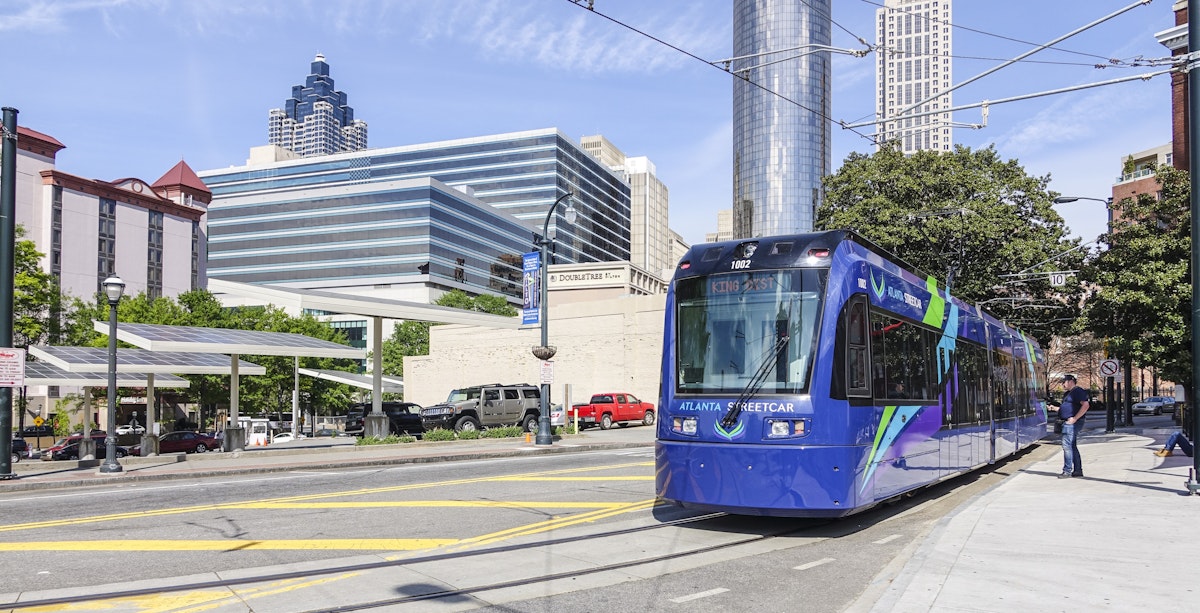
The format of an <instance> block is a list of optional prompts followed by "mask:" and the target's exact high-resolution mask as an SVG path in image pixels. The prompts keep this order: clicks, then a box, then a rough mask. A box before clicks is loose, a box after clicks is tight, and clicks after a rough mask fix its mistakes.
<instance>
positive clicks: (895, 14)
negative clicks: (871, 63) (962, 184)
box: [875, 0, 954, 153]
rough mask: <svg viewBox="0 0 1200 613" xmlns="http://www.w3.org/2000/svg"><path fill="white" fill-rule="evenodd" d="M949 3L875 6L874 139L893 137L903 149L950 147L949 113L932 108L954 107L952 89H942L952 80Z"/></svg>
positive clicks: (890, 0) (929, 0) (923, 0)
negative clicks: (876, 121)
mask: <svg viewBox="0 0 1200 613" xmlns="http://www.w3.org/2000/svg"><path fill="white" fill-rule="evenodd" d="M950 5H951V0H884V3H883V8H881V9H879V10H877V11H875V24H876V27H875V34H876V35H877V36H878V38H879V40H878V45H879V53H878V55H877V58H878V59H876V60H875V67H876V70H875V114H876V118H878V119H879V120H881V121H882V122H883V123H881V124H879V136H880V138H879V142H881V143H882V142H884V141H897V142H898V143H899V144H900V150H901V151H903V152H905V153H915V152H917V151H922V150H932V151H949V150H950V148H951V147H952V146H953V145H954V128H953V127H952V124H951V121H950V113H949V112H948V111H947V112H937V111H943V110H945V109H949V108H951V107H952V106H953V100H952V96H951V94H948V93H946V94H943V93H942V92H945V91H946V90H948V89H949V88H950V84H951V76H950V75H951V67H952V64H951V57H950V56H951V49H952V47H951V43H952V42H953V41H952V34H951V31H950V30H951V28H950V16H951V6H950ZM913 107H917V108H913ZM909 109H912V110H911V111H909ZM906 111H908V112H906Z"/></svg>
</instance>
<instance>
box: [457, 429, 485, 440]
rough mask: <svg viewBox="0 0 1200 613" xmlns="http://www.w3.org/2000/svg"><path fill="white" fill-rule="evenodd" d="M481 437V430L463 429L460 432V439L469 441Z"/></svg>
mask: <svg viewBox="0 0 1200 613" xmlns="http://www.w3.org/2000/svg"><path fill="white" fill-rule="evenodd" d="M479 437H480V434H479V430H463V431H462V432H459V433H458V440H460V441H469V440H474V439H477V438H479Z"/></svg>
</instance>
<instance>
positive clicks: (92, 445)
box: [79, 386, 96, 460]
mask: <svg viewBox="0 0 1200 613" xmlns="http://www.w3.org/2000/svg"><path fill="white" fill-rule="evenodd" d="M82 421H83V436H82V437H81V438H80V439H79V459H80V460H95V459H96V439H94V438H92V388H91V387H90V386H87V387H84V388H83V419H82Z"/></svg>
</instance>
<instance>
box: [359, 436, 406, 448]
mask: <svg viewBox="0 0 1200 613" xmlns="http://www.w3.org/2000/svg"><path fill="white" fill-rule="evenodd" d="M401 438H402V437H399V436H396V435H394V434H392V435H388V436H385V437H383V438H378V437H374V436H363V437H359V439H358V440H357V441H354V444H355V445H358V446H362V445H395V444H396V443H411V442H412V441H415V440H416V439H414V438H413V437H411V436H406V437H403V438H408V439H411V440H408V441H405V440H401Z"/></svg>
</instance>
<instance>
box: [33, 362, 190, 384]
mask: <svg viewBox="0 0 1200 613" xmlns="http://www.w3.org/2000/svg"><path fill="white" fill-rule="evenodd" d="M150 376H151V374H149V373H138V372H118V373H117V386H118V387H147V386H148V383H149V379H150ZM153 376H154V387H173V388H183V387H187V386H188V380H187V379H184V378H182V377H176V376H175V375H160V374H155V375H153ZM25 385H72V386H79V387H108V373H107V372H103V373H100V372H69V371H66V370H63V369H62V368H59V367H57V366H54V365H53V364H49V363H46V362H25Z"/></svg>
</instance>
